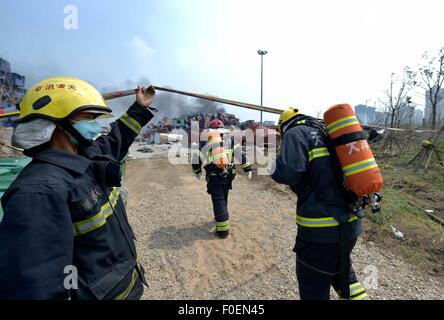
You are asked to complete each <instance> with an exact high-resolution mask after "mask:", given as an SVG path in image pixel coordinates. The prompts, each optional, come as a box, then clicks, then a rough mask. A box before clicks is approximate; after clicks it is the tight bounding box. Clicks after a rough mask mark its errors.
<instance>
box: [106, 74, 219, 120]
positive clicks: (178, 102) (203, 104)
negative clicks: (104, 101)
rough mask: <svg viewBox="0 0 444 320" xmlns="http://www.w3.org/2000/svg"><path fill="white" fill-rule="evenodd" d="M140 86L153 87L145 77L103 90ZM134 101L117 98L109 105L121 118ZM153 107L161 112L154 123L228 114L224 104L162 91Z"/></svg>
mask: <svg viewBox="0 0 444 320" xmlns="http://www.w3.org/2000/svg"><path fill="white" fill-rule="evenodd" d="M138 85H139V86H143V87H147V86H150V85H151V82H150V81H149V80H148V79H147V78H145V77H144V78H140V79H139V81H137V82H135V81H132V80H126V81H125V82H124V85H123V86H122V88H115V87H105V88H102V92H110V91H117V90H125V89H132V88H136V87H137V86H138ZM180 89H182V88H180ZM185 90H186V88H185ZM134 99H135V96H128V97H122V98H117V99H113V100H109V101H108V105H109V106H110V108H111V109H112V110H113V114H114V115H115V116H116V117H119V116H120V115H122V114H123V113H124V112H125V111H126V110H127V109H128V107H129V106H130V105H131V104H132V103H133V102H134ZM152 106H153V107H155V108H156V109H158V110H159V112H157V113H155V117H154V119H153V120H152V122H153V123H157V121H159V120H160V119H162V118H163V117H168V118H170V119H172V118H174V117H178V116H180V115H183V114H187V113H195V112H201V113H203V114H205V113H215V112H222V113H225V112H226V110H225V108H224V107H223V106H222V104H220V103H217V102H214V101H208V100H204V99H198V98H193V97H187V96H182V95H179V94H175V93H169V92H162V91H156V95H155V97H154V101H153V103H152Z"/></svg>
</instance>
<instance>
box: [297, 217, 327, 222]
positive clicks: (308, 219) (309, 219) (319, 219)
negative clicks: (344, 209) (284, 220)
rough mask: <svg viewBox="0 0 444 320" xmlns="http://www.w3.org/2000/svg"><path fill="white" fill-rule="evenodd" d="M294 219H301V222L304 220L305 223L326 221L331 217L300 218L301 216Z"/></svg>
mask: <svg viewBox="0 0 444 320" xmlns="http://www.w3.org/2000/svg"><path fill="white" fill-rule="evenodd" d="M296 218H298V219H301V220H306V221H328V220H332V219H333V217H326V218H305V217H301V216H296Z"/></svg>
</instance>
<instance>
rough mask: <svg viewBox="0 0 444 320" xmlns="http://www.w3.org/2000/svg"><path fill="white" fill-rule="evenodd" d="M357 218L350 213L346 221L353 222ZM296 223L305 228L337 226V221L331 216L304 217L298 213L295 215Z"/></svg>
mask: <svg viewBox="0 0 444 320" xmlns="http://www.w3.org/2000/svg"><path fill="white" fill-rule="evenodd" d="M356 220H358V217H357V216H354V215H350V219H348V222H353V221H356ZM296 224H297V225H298V226H301V227H307V228H324V227H337V226H339V222H338V221H336V219H335V218H333V217H325V218H305V217H301V216H299V215H296Z"/></svg>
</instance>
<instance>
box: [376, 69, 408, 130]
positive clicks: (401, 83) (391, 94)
mask: <svg viewBox="0 0 444 320" xmlns="http://www.w3.org/2000/svg"><path fill="white" fill-rule="evenodd" d="M395 75H396V74H395V73H394V72H393V73H392V74H391V77H390V87H389V88H388V89H387V90H385V91H384V94H385V97H384V99H383V100H381V103H382V104H383V105H384V106H385V112H386V114H387V118H386V119H385V125H386V126H387V124H388V121H390V127H391V128H394V127H396V126H399V125H400V121H401V115H402V114H401V112H402V108H404V107H405V105H406V104H408V103H409V102H410V97H409V96H408V93H409V91H410V89H411V88H412V86H414V85H416V80H415V73H414V72H413V71H411V70H410V68H409V67H404V70H403V72H402V75H401V76H400V77H395Z"/></svg>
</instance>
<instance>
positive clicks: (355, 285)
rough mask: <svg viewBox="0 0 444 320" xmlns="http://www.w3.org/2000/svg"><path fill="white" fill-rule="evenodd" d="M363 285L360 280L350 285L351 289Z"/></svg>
mask: <svg viewBox="0 0 444 320" xmlns="http://www.w3.org/2000/svg"><path fill="white" fill-rule="evenodd" d="M359 286H362V284H361V283H360V282H356V283H353V284H351V285H350V289H352V288H354V287H359Z"/></svg>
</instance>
